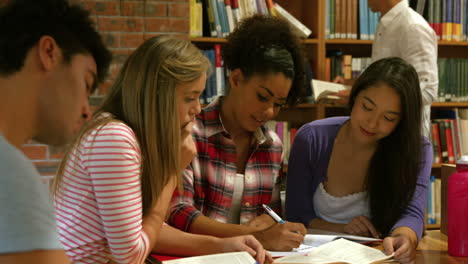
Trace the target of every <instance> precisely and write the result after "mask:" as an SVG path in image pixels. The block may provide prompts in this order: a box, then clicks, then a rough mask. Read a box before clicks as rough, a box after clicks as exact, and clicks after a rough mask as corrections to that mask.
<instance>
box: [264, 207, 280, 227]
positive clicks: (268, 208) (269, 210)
mask: <svg viewBox="0 0 468 264" xmlns="http://www.w3.org/2000/svg"><path fill="white" fill-rule="evenodd" d="M262 206H263V209H265V211H266V212H267V213H268V214H269V215H270V216H271V217H272V218H273V219H275V221H276V222H278V223H281V224H284V223H285V222H284V220H283V219H281V217H279V215H277V214H276V213H275V212H274V211H273V210H271V208H270V207H269V206H268V205H266V204H262Z"/></svg>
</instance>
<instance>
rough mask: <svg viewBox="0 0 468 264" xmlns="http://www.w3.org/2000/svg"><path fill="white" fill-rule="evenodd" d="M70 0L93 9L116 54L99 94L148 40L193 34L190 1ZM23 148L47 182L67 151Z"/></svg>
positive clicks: (106, 40)
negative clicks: (134, 51)
mask: <svg viewBox="0 0 468 264" xmlns="http://www.w3.org/2000/svg"><path fill="white" fill-rule="evenodd" d="M70 1H71V2H73V3H79V4H81V5H83V6H84V7H86V9H88V10H90V12H91V14H92V18H93V20H94V21H95V24H96V26H97V29H98V31H99V32H100V33H101V34H102V36H103V39H104V41H105V43H106V45H107V46H108V47H109V48H110V49H111V50H112V52H113V54H114V59H113V62H112V65H111V69H110V76H109V78H108V80H107V81H106V82H105V83H104V84H102V85H101V86H100V87H99V89H98V91H97V92H96V95H97V96H102V95H103V94H105V91H106V89H107V88H108V87H109V86H110V84H111V83H112V81H113V79H114V78H115V76H116V74H117V73H118V71H119V69H120V67H121V65H122V64H123V62H124V61H125V59H126V58H127V56H128V55H129V54H130V53H131V52H132V51H133V50H134V49H135V48H136V47H138V46H139V45H140V44H141V43H142V42H143V41H144V40H145V39H147V38H150V37H153V36H156V35H161V34H170V35H175V36H177V37H181V38H187V36H188V33H189V26H190V25H189V3H188V0H165V1H164V0H133V1H125V0H70ZM1 2H5V0H0V3H1ZM22 150H23V152H24V153H25V154H26V156H28V158H30V159H31V160H32V161H33V163H34V164H35V165H36V167H37V168H38V170H39V172H40V174H41V175H42V176H43V178H42V179H43V181H44V182H45V183H47V182H49V181H50V180H51V179H52V178H53V176H54V175H55V172H56V169H57V166H58V164H59V162H60V160H61V158H62V157H63V150H61V149H58V148H53V147H49V146H46V145H42V144H38V143H35V142H30V143H28V144H26V145H24V146H23V149H22Z"/></svg>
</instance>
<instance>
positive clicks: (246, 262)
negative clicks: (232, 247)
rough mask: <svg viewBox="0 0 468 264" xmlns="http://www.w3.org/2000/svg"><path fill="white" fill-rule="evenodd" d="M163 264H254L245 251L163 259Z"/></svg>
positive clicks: (254, 261)
mask: <svg viewBox="0 0 468 264" xmlns="http://www.w3.org/2000/svg"><path fill="white" fill-rule="evenodd" d="M162 263H163V264H220V263H223V264H255V263H257V261H256V260H255V259H254V258H253V257H252V256H250V254H249V253H247V252H245V251H244V252H232V253H222V254H213V255H205V256H198V257H189V258H181V259H174V260H167V261H163V262H162Z"/></svg>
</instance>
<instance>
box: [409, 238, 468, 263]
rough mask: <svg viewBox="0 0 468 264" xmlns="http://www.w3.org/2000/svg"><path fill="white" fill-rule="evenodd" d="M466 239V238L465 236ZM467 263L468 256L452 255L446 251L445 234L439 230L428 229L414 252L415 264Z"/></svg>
mask: <svg viewBox="0 0 468 264" xmlns="http://www.w3.org/2000/svg"><path fill="white" fill-rule="evenodd" d="M466 239H468V238H466ZM438 263H441V264H445V263H448V264H468V257H466V258H460V257H452V256H450V255H449V254H448V252H447V236H446V235H444V234H442V233H440V230H428V231H426V233H425V236H424V237H423V238H422V239H421V242H420V243H419V246H418V251H417V253H416V264H438Z"/></svg>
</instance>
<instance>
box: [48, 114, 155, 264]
mask: <svg viewBox="0 0 468 264" xmlns="http://www.w3.org/2000/svg"><path fill="white" fill-rule="evenodd" d="M140 165H141V158H140V149H139V146H138V143H137V139H136V137H135V134H134V133H133V131H132V129H131V128H130V127H128V126H127V125H125V124H123V123H119V122H109V123H107V124H105V125H102V126H100V127H98V128H96V129H94V130H92V131H91V132H90V133H89V134H88V135H87V136H84V137H83V139H82V140H81V141H80V142H79V144H78V145H77V146H76V147H74V148H73V149H72V151H71V153H70V157H69V159H68V161H67V163H66V165H65V170H64V173H63V180H62V183H61V187H62V188H61V189H60V190H59V192H58V193H57V195H56V197H55V208H56V217H57V224H58V229H59V235H60V241H61V242H62V244H63V245H64V247H65V250H66V253H67V255H68V256H69V257H70V258H71V259H72V260H73V262H74V263H107V262H108V261H109V260H110V259H113V260H114V261H115V262H117V263H142V262H143V261H144V259H145V258H146V256H147V255H148V254H149V252H150V250H151V249H150V248H149V241H148V237H147V235H146V234H145V233H144V231H143V230H142V197H141V188H140Z"/></svg>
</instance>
